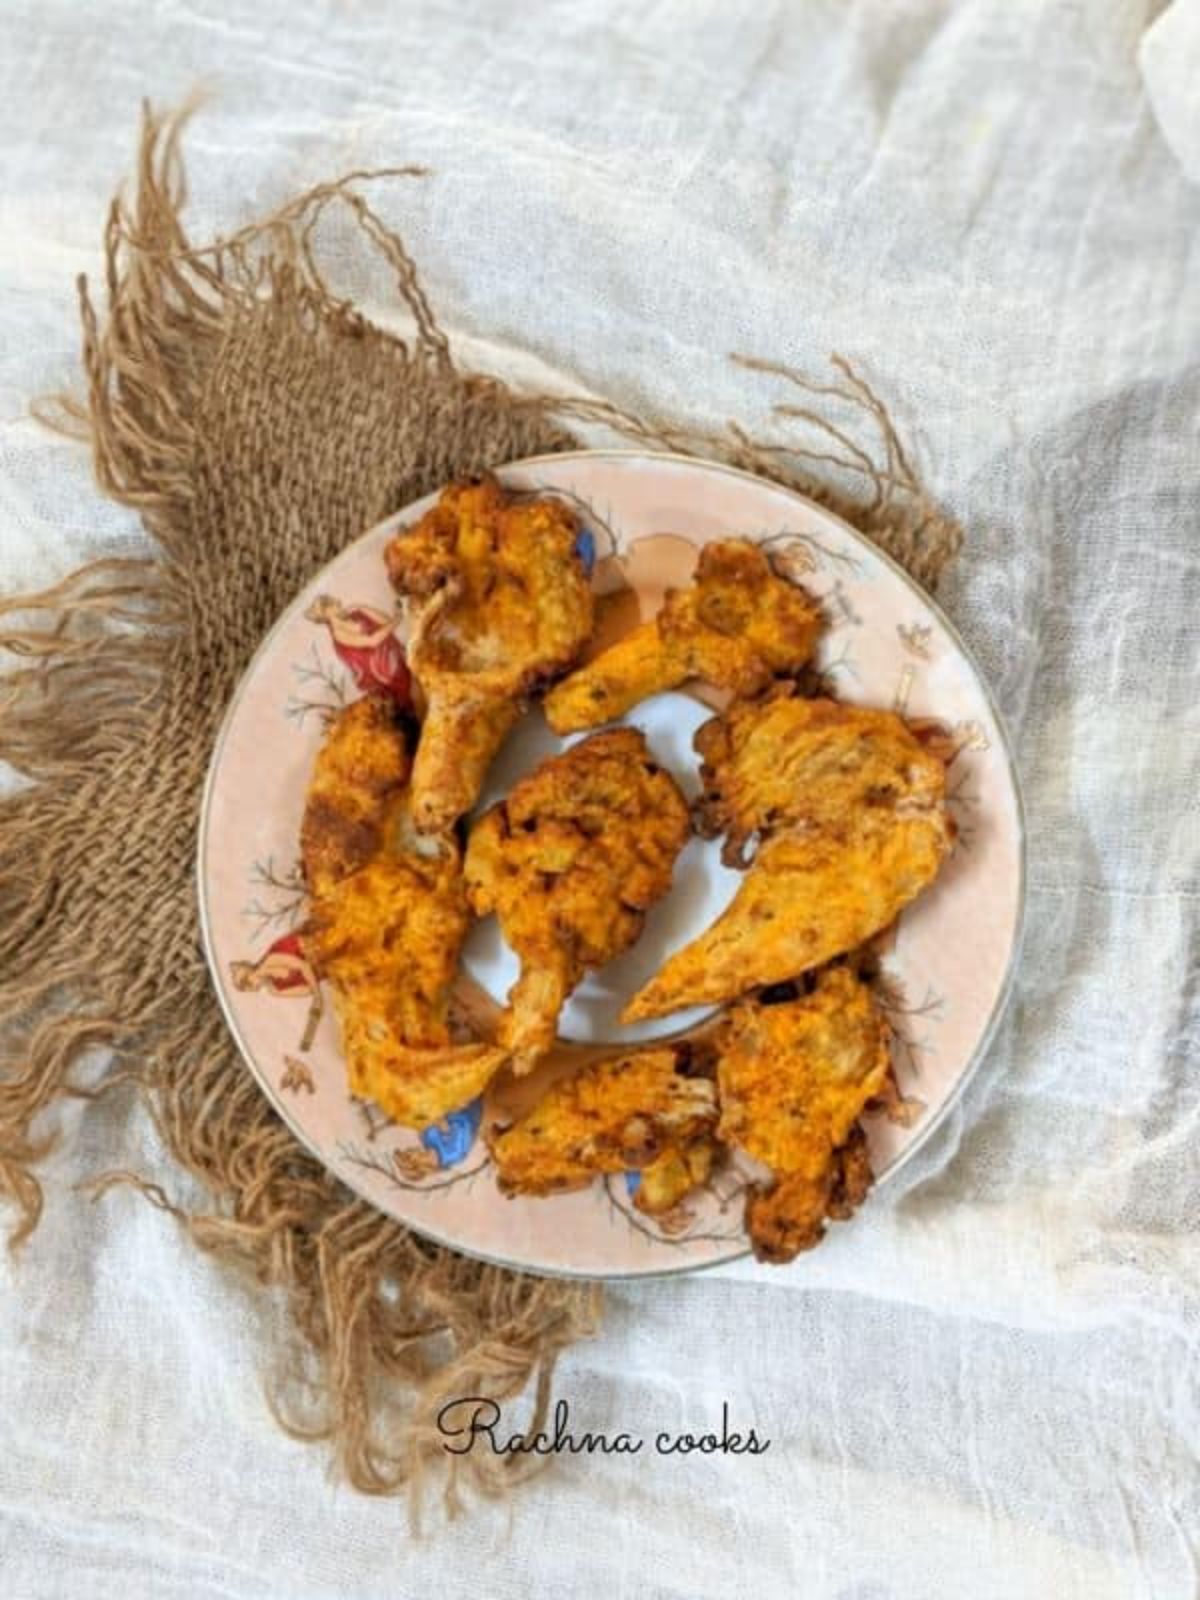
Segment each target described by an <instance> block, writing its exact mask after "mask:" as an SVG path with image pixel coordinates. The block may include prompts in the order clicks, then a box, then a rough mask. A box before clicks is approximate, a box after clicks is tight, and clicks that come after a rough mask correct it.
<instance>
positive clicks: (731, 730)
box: [695, 694, 946, 864]
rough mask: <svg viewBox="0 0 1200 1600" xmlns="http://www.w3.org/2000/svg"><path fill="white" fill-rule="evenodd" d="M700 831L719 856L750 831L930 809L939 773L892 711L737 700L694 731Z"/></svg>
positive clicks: (939, 786) (831, 825)
mask: <svg viewBox="0 0 1200 1600" xmlns="http://www.w3.org/2000/svg"><path fill="white" fill-rule="evenodd" d="M695 744H696V751H697V754H698V755H699V756H700V758H701V767H700V775H701V778H702V779H703V780H704V785H705V795H704V799H703V801H702V803H701V807H700V818H701V823H702V826H703V829H704V831H705V832H706V833H708V834H709V835H713V834H718V833H724V834H725V835H726V839H727V843H726V850H725V854H726V859H727V862H729V863H730V864H740V862H739V860H738V858H739V857H740V855H741V852H742V849H743V847H744V845H745V842H746V840H747V839H748V838H749V837H750V835H751V834H754V833H771V832H773V831H775V830H776V829H778V828H780V827H785V826H790V827H803V828H807V829H818V828H819V829H825V830H836V829H837V828H838V827H839V826H840V825H841V824H842V823H843V822H844V821H845V820H846V818H848V817H850V816H851V815H853V814H854V813H855V812H856V811H858V810H860V809H862V808H864V807H865V808H869V809H874V810H881V809H896V808H899V809H902V810H904V811H907V812H913V811H919V810H936V809H937V808H938V807H939V806H940V805H941V804H942V801H943V799H944V796H945V788H946V769H945V766H944V764H943V763H942V762H941V761H940V760H939V759H938V757H937V756H936V755H933V754H931V753H930V752H929V750H928V749H927V748H926V746H925V745H924V744H922V743H921V742H920V741H919V740H918V739H917V737H916V736H915V734H914V733H913V732H912V730H911V729H910V728H909V727H908V725H907V723H905V721H904V720H903V718H901V717H899V716H897V715H896V714H895V713H894V712H892V711H876V710H872V709H869V708H867V707H864V706H848V705H842V704H840V703H839V702H837V701H835V700H806V699H803V698H802V697H800V696H799V695H794V694H787V695H779V696H776V697H774V698H772V699H768V700H766V701H753V702H747V701H743V702H741V703H738V704H734V705H732V706H730V708H729V709H728V711H726V712H725V713H724V715H723V716H720V717H713V718H712V719H711V720H710V721H708V722H706V723H705V724H704V725H703V727H701V728H699V729H698V730H697V733H696V740H695Z"/></svg>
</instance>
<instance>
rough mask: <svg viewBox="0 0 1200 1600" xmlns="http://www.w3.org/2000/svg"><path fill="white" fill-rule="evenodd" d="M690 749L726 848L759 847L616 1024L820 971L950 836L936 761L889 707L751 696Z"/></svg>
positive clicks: (887, 910) (921, 877) (926, 876)
mask: <svg viewBox="0 0 1200 1600" xmlns="http://www.w3.org/2000/svg"><path fill="white" fill-rule="evenodd" d="M764 730H766V731H765V732H764ZM768 735H769V737H768ZM696 744H697V747H698V748H699V750H700V752H701V754H702V755H703V756H704V758H705V765H704V768H703V774H704V777H705V780H706V783H707V785H708V799H707V801H706V803H705V806H704V808H703V810H704V814H705V816H706V817H707V820H708V824H709V826H710V827H713V826H716V827H720V826H726V827H728V828H729V829H730V841H731V848H730V853H732V854H734V855H736V854H737V853H739V852H740V850H741V847H742V845H743V843H744V841H745V838H746V835H747V834H748V833H750V832H753V831H758V832H759V835H760V837H762V838H763V841H764V842H763V843H762V844H761V845H760V846H759V849H758V852H757V854H756V855H755V857H754V859H753V861H752V862H751V864H750V867H749V870H748V871H747V873H746V877H745V879H744V880H743V882H742V884H741V886H740V888H739V889H738V891H737V893H736V894H735V895H734V898H733V900H732V901H731V902H730V904H729V906H728V907H727V908H726V909H725V911H724V912H722V914H721V915H720V916H719V917H718V918H717V920H716V921H715V922H714V923H713V924H712V925H711V927H709V928H707V929H706V930H705V932H704V933H702V934H701V935H700V936H699V938H698V939H695V940H693V942H692V943H691V944H689V945H686V946H685V947H684V948H683V949H682V950H679V951H677V952H676V953H675V954H674V955H673V956H672V957H671V958H670V959H669V960H668V961H667V962H666V963H665V965H664V966H663V968H662V970H661V971H660V972H659V973H657V974H656V975H655V977H653V978H652V979H651V980H650V982H649V983H648V984H647V985H646V986H645V987H644V988H643V989H641V990H640V991H639V992H638V993H637V994H636V995H634V997H633V999H632V1000H631V1001H630V1003H629V1004H628V1005H627V1006H626V1008H625V1011H624V1013H623V1016H624V1020H625V1021H627V1022H632V1021H635V1020H637V1019H639V1018H643V1017H657V1016H662V1015H665V1014H666V1013H668V1012H671V1011H677V1010H680V1009H681V1008H683V1007H685V1006H694V1005H703V1004H706V1003H707V1004H713V1003H717V1002H719V1001H723V1000H729V999H733V998H734V997H736V996H737V995H740V994H744V993H746V991H747V990H749V989H754V988H760V987H763V986H765V985H769V984H773V983H781V982H784V981H785V980H786V979H788V978H793V977H795V976H796V975H797V974H799V973H802V972H807V971H810V970H811V969H812V968H814V967H819V966H823V965H824V964H825V963H826V962H827V961H831V960H833V958H834V957H835V956H838V955H841V954H843V953H844V952H845V951H847V950H851V949H853V948H854V947H855V946H857V945H860V944H862V943H863V942H864V941H865V940H866V939H869V938H870V937H871V935H872V934H874V933H876V932H878V930H879V929H880V928H884V927H886V926H887V925H888V923H890V922H891V921H892V920H893V918H895V917H896V916H897V915H898V914H899V913H900V911H901V910H902V909H903V908H904V906H906V905H907V904H908V903H909V901H911V900H913V899H914V898H915V897H916V896H917V895H918V894H919V893H920V892H921V890H922V889H924V888H925V887H926V885H927V884H929V883H930V882H932V880H933V878H934V877H935V876H936V874H937V872H938V869H939V868H940V866H941V864H942V862H943V861H944V859H945V857H946V856H947V854H948V853H949V850H950V846H951V843H952V839H953V827H952V824H951V822H950V818H949V816H948V814H947V812H946V807H945V768H944V767H943V765H942V763H941V762H940V761H939V760H938V758H937V757H936V756H935V755H932V754H930V753H929V752H928V751H927V750H926V749H924V748H923V746H922V745H920V744H919V743H918V741H917V740H916V739H915V738H913V737H912V735H911V734H910V733H909V732H908V730H907V729H906V728H905V726H904V723H903V722H902V721H901V719H900V718H899V717H897V716H895V715H893V714H892V713H891V712H881V711H863V710H860V709H859V708H858V707H855V706H840V705H837V704H836V703H834V702H833V701H828V700H803V699H799V698H797V699H780V700H766V701H758V702H755V703H753V704H741V705H737V706H734V707H733V708H731V710H730V711H729V712H728V713H726V715H725V716H724V717H721V718H717V719H715V720H714V722H709V723H706V724H705V725H704V727H703V728H701V729H700V731H699V732H698V733H697V735H696Z"/></svg>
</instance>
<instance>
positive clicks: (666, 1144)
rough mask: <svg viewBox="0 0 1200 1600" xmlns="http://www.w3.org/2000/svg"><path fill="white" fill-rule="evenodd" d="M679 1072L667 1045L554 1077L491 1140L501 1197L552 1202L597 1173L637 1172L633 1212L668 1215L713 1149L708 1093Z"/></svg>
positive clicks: (701, 1080) (704, 1084) (713, 1105)
mask: <svg viewBox="0 0 1200 1600" xmlns="http://www.w3.org/2000/svg"><path fill="white" fill-rule="evenodd" d="M686 1065H687V1056H686V1052H684V1051H683V1050H681V1049H680V1048H678V1047H675V1046H670V1045H666V1046H662V1047H658V1048H651V1049H645V1050H636V1051H631V1052H629V1054H627V1055H620V1056H613V1057H610V1058H607V1059H605V1060H603V1061H596V1062H593V1063H591V1064H590V1065H589V1066H586V1067H584V1068H582V1069H581V1070H580V1071H579V1072H578V1073H576V1074H575V1076H574V1077H571V1078H566V1079H561V1080H560V1081H559V1082H558V1083H556V1084H554V1085H553V1086H552V1087H551V1088H550V1089H549V1090H547V1092H546V1093H545V1094H544V1095H543V1096H542V1098H541V1099H540V1100H539V1101H538V1102H537V1104H536V1105H535V1106H533V1107H532V1109H531V1110H529V1111H527V1112H526V1113H525V1115H524V1116H522V1117H520V1118H518V1119H517V1121H516V1122H514V1123H513V1124H512V1125H511V1126H509V1127H507V1128H504V1129H501V1130H495V1131H493V1133H492V1134H491V1135H490V1136H489V1141H488V1142H489V1146H490V1149H491V1152H492V1158H493V1160H494V1162H495V1164H496V1181H497V1183H498V1184H499V1186H500V1189H501V1190H502V1192H503V1193H505V1194H508V1195H518V1194H526V1195H548V1194H559V1193H561V1192H562V1191H563V1190H566V1189H578V1188H581V1187H583V1186H584V1185H586V1184H588V1183H590V1182H591V1181H592V1179H593V1178H595V1177H597V1176H598V1175H600V1174H602V1173H616V1172H629V1171H640V1173H641V1175H642V1181H641V1183H640V1184H639V1186H638V1192H637V1194H636V1196H635V1200H634V1203H635V1205H639V1206H640V1208H641V1209H642V1210H643V1211H647V1212H649V1213H652V1214H658V1213H659V1212H664V1211H667V1210H669V1209H670V1208H671V1207H672V1206H674V1205H676V1204H677V1203H678V1202H679V1201H680V1200H681V1199H682V1198H683V1196H684V1195H685V1194H686V1193H687V1192H688V1191H689V1190H691V1189H693V1188H695V1187H696V1186H697V1185H698V1184H700V1183H703V1182H704V1180H705V1179H706V1178H707V1176H708V1172H709V1168H710V1166H711V1159H712V1154H711V1153H712V1151H713V1150H715V1145H714V1143H713V1140H712V1138H711V1135H712V1131H713V1129H714V1128H715V1126H716V1121H717V1099H716V1088H715V1086H714V1084H713V1083H712V1081H711V1079H709V1078H705V1077H699V1076H691V1075H689V1074H688V1072H687V1071H686V1070H685V1068H686ZM643 1191H645V1193H644V1194H643Z"/></svg>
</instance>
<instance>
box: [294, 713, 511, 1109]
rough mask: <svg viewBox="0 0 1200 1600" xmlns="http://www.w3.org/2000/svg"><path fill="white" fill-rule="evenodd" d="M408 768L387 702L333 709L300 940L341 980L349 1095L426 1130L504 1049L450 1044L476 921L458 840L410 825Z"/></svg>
mask: <svg viewBox="0 0 1200 1600" xmlns="http://www.w3.org/2000/svg"><path fill="white" fill-rule="evenodd" d="M409 769H410V761H409V752H408V746H407V742H406V739H405V735H404V732H403V730H402V728H401V727H400V726H399V725H398V723H397V721H396V718H395V711H394V708H393V707H392V705H391V704H390V703H389V702H387V701H386V700H384V699H382V698H367V699H363V700H356V701H354V702H353V703H352V704H351V705H349V706H347V707H346V708H345V709H344V710H343V711H341V712H340V713H339V714H338V716H337V717H336V718H335V719H334V721H333V723H332V725H331V726H330V729H329V731H328V733H327V734H326V737H325V742H324V744H323V745H322V747H321V750H320V751H319V753H318V755H317V761H316V766H315V768H314V772H313V776H312V780H311V782H310V784H309V789H308V793H307V796H306V801H305V807H304V818H303V822H302V825H301V832H300V849H301V862H302V866H303V871H304V878H305V882H306V884H307V887H308V890H309V894H310V897H311V906H310V911H309V916H308V920H307V922H306V924H305V928H304V933H303V937H304V945H305V950H306V952H307V953H308V955H309V958H310V960H311V961H312V963H313V965H314V966H315V967H316V969H317V971H318V973H320V975H321V976H322V977H324V978H326V979H328V981H329V982H330V984H331V985H332V987H333V991H334V1006H335V1010H336V1012H337V1017H338V1021H339V1024H340V1027H341V1033H342V1047H343V1052H344V1055H345V1058H346V1066H347V1073H348V1077H349V1082H350V1088H351V1091H352V1092H353V1093H354V1094H357V1095H361V1096H362V1097H363V1098H365V1099H369V1100H373V1101H375V1103H376V1104H377V1105H379V1106H380V1107H381V1108H382V1109H383V1110H384V1111H386V1112H387V1113H388V1115H389V1116H390V1117H392V1118H393V1119H394V1120H395V1121H396V1122H399V1123H401V1124H403V1125H404V1126H406V1127H412V1128H426V1127H429V1126H430V1125H431V1124H433V1123H435V1122H438V1121H440V1120H441V1119H442V1118H443V1117H444V1116H446V1115H447V1114H448V1113H449V1112H451V1111H455V1110H458V1109H459V1108H460V1107H461V1106H464V1105H466V1104H467V1103H468V1102H469V1101H471V1100H473V1099H474V1098H475V1097H476V1096H477V1095H478V1094H480V1093H481V1092H482V1091H483V1089H484V1088H485V1087H486V1085H487V1083H488V1082H489V1080H490V1079H491V1078H492V1077H493V1075H494V1074H495V1073H496V1072H497V1071H498V1070H499V1068H500V1066H501V1065H502V1064H503V1062H504V1058H505V1052H504V1051H503V1050H500V1049H497V1048H496V1047H495V1046H493V1045H485V1044H476V1043H468V1044H456V1043H454V1042H453V1041H452V1038H451V1032H450V1026H449V1021H448V1004H449V997H450V988H451V984H452V983H453V980H454V974H455V971H456V968H457V964H458V954H459V950H460V948H461V946H462V942H463V939H464V937H465V935H466V931H467V927H468V924H469V921H470V912H469V909H468V906H467V898H466V891H465V888H464V885H463V878H462V857H461V851H460V849H459V846H458V845H457V843H456V842H455V841H454V840H453V839H452V838H450V837H446V838H443V839H438V840H429V839H427V838H422V837H421V836H419V835H418V834H417V833H416V830H415V828H414V826H413V821H412V815H411V809H410V793H409V788H408V779H409Z"/></svg>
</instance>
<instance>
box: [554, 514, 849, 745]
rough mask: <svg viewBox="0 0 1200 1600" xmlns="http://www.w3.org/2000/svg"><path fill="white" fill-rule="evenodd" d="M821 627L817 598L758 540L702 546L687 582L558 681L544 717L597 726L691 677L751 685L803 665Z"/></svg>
mask: <svg viewBox="0 0 1200 1600" xmlns="http://www.w3.org/2000/svg"><path fill="white" fill-rule="evenodd" d="M820 627H821V613H820V609H819V607H818V606H817V603H816V601H815V600H814V599H813V598H812V596H811V595H809V594H807V593H806V592H805V591H804V590H803V589H801V588H799V587H797V585H795V584H793V583H789V582H788V581H787V580H786V579H785V578H780V577H777V576H776V574H775V573H774V571H773V570H772V568H771V564H770V562H769V561H768V559H767V557H766V556H765V555H764V554H763V552H762V550H761V549H759V547H758V546H757V545H755V544H751V543H750V542H749V541H748V540H745V539H724V540H720V541H718V542H716V543H713V544H708V545H705V547H704V549H703V550H702V551H701V553H700V560H699V562H698V564H697V567H696V576H695V580H694V582H693V583H692V584H691V586H690V587H689V588H687V589H680V590H673V591H670V592H668V594H667V598H666V600H665V601H664V603H663V605H662V608H661V610H660V611H659V613H658V615H657V616H656V617H655V618H654V620H653V621H652V622H646V623H643V624H642V625H641V626H640V627H637V628H635V629H634V630H633V631H632V632H631V633H629V634H627V635H626V637H625V638H624V639H621V640H620V641H619V642H618V643H617V644H615V645H613V646H612V647H611V648H610V649H608V650H605V651H604V652H603V654H601V655H599V656H597V658H596V659H595V660H594V661H591V662H589V663H588V665H587V666H585V667H581V668H580V670H579V671H578V672H574V673H572V674H571V676H570V677H569V678H566V679H564V681H563V682H562V683H560V684H558V685H556V686H555V688H553V689H552V690H551V691H550V693H549V694H548V695H547V696H546V701H545V712H546V720H547V721H548V722H549V724H550V726H551V727H552V728H553V729H554V730H555V732H556V733H574V732H576V731H578V730H579V729H580V728H594V727H597V726H598V725H599V724H600V723H602V722H611V721H612V720H613V719H614V718H615V717H619V716H621V715H622V713H624V712H626V711H628V710H629V708H630V707H631V706H634V705H636V704H637V703H638V701H639V700H644V699H645V698H646V697H647V696H648V695H652V694H658V693H660V692H661V691H662V690H664V689H674V688H675V687H677V686H678V685H679V684H681V683H684V682H686V680H687V679H689V678H703V679H704V680H705V681H706V682H708V683H711V684H713V685H715V686H716V687H718V688H721V689H729V690H731V691H732V692H733V693H735V694H737V695H751V694H757V693H759V691H760V690H762V689H764V688H765V687H766V685H767V684H768V683H769V682H770V680H771V678H772V677H773V676H775V675H777V674H779V673H790V672H797V671H799V669H800V668H801V667H802V666H804V664H805V663H806V662H807V661H808V660H809V658H810V657H811V656H812V653H813V650H814V648H815V647H816V642H817V635H818V633H819V632H820Z"/></svg>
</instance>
